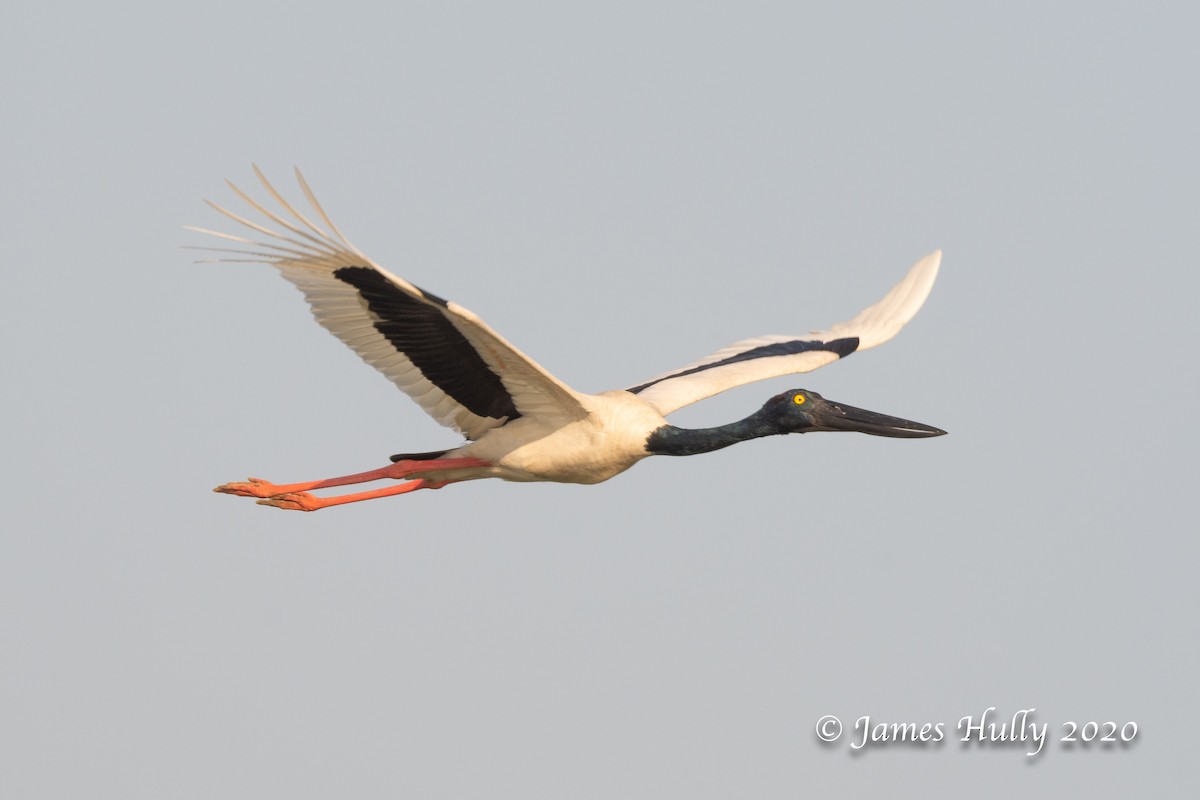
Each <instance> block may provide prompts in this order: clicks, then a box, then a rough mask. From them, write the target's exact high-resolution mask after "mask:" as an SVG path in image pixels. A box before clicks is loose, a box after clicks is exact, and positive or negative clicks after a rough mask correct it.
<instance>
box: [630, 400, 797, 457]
mask: <svg viewBox="0 0 1200 800" xmlns="http://www.w3.org/2000/svg"><path fill="white" fill-rule="evenodd" d="M782 433H787V431H786V430H783V429H782V428H781V427H780V426H779V424H778V423H777V422H775V421H774V420H773V419H771V418H770V417H769V416H768V415H767V414H766V413H765V410H764V409H760V410H758V411H756V412H754V413H753V414H751V415H750V416H748V417H746V418H745V419H742V420H738V421H737V422H731V423H729V424H728V425H720V426H718V427H716V428H676V427H675V426H674V425H663V426H662V427H661V428H657V429H655V430H654V431H653V432H651V434H650V435H649V436H648V437H646V450H647V451H649V452H650V454H651V455H656V456H694V455H698V454H699V453H711V452H712V451H713V450H720V449H721V448H723V447H729V446H730V445H731V444H737V443H738V442H745V441H747V440H749V439H759V438H762V437H763V436H774V435H775V434H782Z"/></svg>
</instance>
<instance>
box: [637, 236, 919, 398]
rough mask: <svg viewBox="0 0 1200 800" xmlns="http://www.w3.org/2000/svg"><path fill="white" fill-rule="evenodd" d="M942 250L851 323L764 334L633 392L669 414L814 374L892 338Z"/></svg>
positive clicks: (916, 301)
mask: <svg viewBox="0 0 1200 800" xmlns="http://www.w3.org/2000/svg"><path fill="white" fill-rule="evenodd" d="M941 260H942V253H941V251H940V250H938V251H935V252H933V253H930V254H929V255H927V256H925V257H924V258H923V259H921V260H920V261H918V262H917V263H916V264H915V265H913V267H912V269H910V270H909V271H908V274H907V275H905V276H904V279H903V280H901V281H900V282H899V283H898V284H896V285H895V286H894V287H893V288H892V290H891V291H890V292H888V293H887V295H886V296H885V297H884V298H883V299H882V300H880V301H879V302H878V303H876V304H875V305H873V306H870V307H869V308H865V309H863V310H862V311H861V312H859V314H858V315H857V316H856V317H854V319H852V320H850V321H849V322H839V323H838V324H836V325H834V326H832V327H831V328H829V329H828V330H824V331H813V332H812V333H810V334H808V335H804V336H760V337H758V338H755V339H744V340H742V341H740V342H735V343H734V344H731V345H729V346H728V347H725V348H723V349H721V350H718V351H717V352H715V353H713V354H712V355H710V356H708V357H707V358H704V359H701V360H700V361H697V362H695V363H694V364H689V365H688V366H686V367H683V368H682V369H677V370H672V371H671V372H668V373H665V374H663V375H659V376H658V377H656V378H652V379H651V380H649V381H647V382H645V383H643V384H641V385H639V386H636V387H634V388H632V389H630V390H629V391H631V392H633V393H635V394H637V396H638V397H640V398H642V399H643V400H645V401H646V402H648V403H649V404H650V405H651V406H653V407H654V408H655V409H656V410H657V411H658V412H659V413H660V414H663V415H664V416H665V415H667V414H670V413H671V412H672V411H675V410H677V409H679V408H682V407H683V406H686V405H689V404H691V403H695V402H696V401H698V400H703V399H704V398H706V397H711V396H712V395H714V394H718V393H720V392H723V391H725V390H726V389H732V388H733V387H735V386H741V385H742V384H746V383H752V382H754V381H760V380H764V379H766V378H775V377H779V376H781V375H791V374H794V373H800V372H810V371H812V370H814V369H817V368H818V367H823V366H825V365H826V364H829V363H831V362H833V361H836V360H838V359H839V358H842V357H844V356H847V355H849V354H850V353H853V352H856V351H858V350H866V349H868V348H871V347H875V346H876V345H879V344H883V343H884V342H886V341H887V340H888V339H891V338H892V337H893V336H895V335H896V334H897V333H899V331H900V329H901V328H903V327H904V325H905V323H907V322H908V321H909V320H910V319H912V318H913V316H914V315H915V314H916V313H917V311H919V310H920V308H921V306H922V304H924V302H925V298H926V297H928V296H929V291H930V289H932V288H933V282H934V279H935V278H937V272H938V266H939V265H940V264H941Z"/></svg>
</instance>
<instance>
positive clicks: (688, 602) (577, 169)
mask: <svg viewBox="0 0 1200 800" xmlns="http://www.w3.org/2000/svg"><path fill="white" fill-rule="evenodd" d="M1122 5H1123V4H1122ZM5 16H6V22H5V24H4V26H3V28H4V30H3V32H2V33H0V44H2V45H3V46H2V47H0V67H2V68H3V69H0V82H2V85H3V98H4V102H3V109H4V110H3V114H4V117H5V125H4V134H3V141H4V148H3V160H4V167H3V171H2V173H0V174H2V179H3V191H2V192H0V204H2V206H0V219H2V220H3V222H0V225H3V228H4V236H3V239H4V242H5V257H4V262H5V263H4V275H5V281H4V288H5V292H4V296H5V298H6V299H7V302H6V303H5V305H6V309H5V313H4V314H3V320H4V326H5V333H4V336H3V338H2V340H0V346H2V347H3V349H4V355H3V358H4V372H5V376H6V378H5V380H4V382H3V391H2V394H0V397H2V401H0V402H2V403H3V420H4V453H5V458H4V463H5V465H6V466H5V475H4V487H5V502H4V506H3V522H2V534H0V536H2V539H0V544H2V548H3V551H2V553H0V795H2V796H3V797H5V798H79V797H89V798H98V797H104V798H109V797H111V798H123V799H127V798H164V797H169V798H213V797H289V798H307V797H312V798H319V797H355V798H376V797H377V798H395V797H414V798H416V797H419V798H452V799H454V800H457V799H459V798H519V799H520V800H534V799H535V798H556V799H559V800H561V798H618V797H619V798H626V799H630V800H632V799H634V798H667V797H680V798H684V797H686V798H689V800H699V799H700V798H728V797H753V798H798V797H809V796H826V797H830V796H836V797H867V796H878V795H879V794H880V793H881V792H885V791H886V792H889V793H892V794H897V795H915V794H917V793H920V794H922V795H923V796H930V797H946V796H950V795H951V794H954V795H955V796H957V795H961V794H964V793H967V792H969V793H970V794H971V795H972V796H976V797H1011V796H1014V795H1017V794H1021V795H1026V796H1051V795H1055V796H1068V795H1073V796H1089V797H1103V796H1111V797H1128V796H1132V795H1135V794H1136V795H1142V796H1196V793H1197V778H1196V775H1195V770H1194V769H1193V768H1192V767H1191V766H1190V765H1191V764H1192V763H1194V759H1195V755H1196V748H1195V745H1194V743H1193V738H1194V736H1195V732H1196V722H1195V720H1194V716H1195V708H1196V705H1197V701H1198V700H1200V697H1198V692H1197V688H1196V677H1195V676H1196V675H1197V671H1198V669H1200V652H1198V650H1200V630H1198V624H1197V608H1198V604H1200V589H1198V588H1197V580H1196V575H1195V570H1196V563H1197V557H1198V556H1200V552H1198V551H1200V547H1198V546H1197V537H1196V535H1195V532H1194V531H1195V526H1196V523H1195V520H1194V517H1195V513H1194V506H1193V505H1192V503H1191V497H1192V496H1193V493H1194V491H1195V485H1196V477H1197V469H1196V461H1195V452H1196V448H1197V445H1198V444H1200V442H1198V441H1197V439H1198V437H1197V433H1196V424H1195V421H1194V417H1195V404H1196V402H1195V401H1196V397H1197V391H1198V390H1200V381H1198V379H1197V369H1196V359H1195V351H1196V345H1197V335H1196V324H1195V321H1194V320H1195V313H1196V312H1195V310H1194V307H1195V304H1196V297H1197V294H1198V290H1200V277H1198V274H1200V273H1198V271H1197V253H1198V252H1200V241H1198V239H1197V233H1196V231H1197V222H1198V221H1200V213H1198V212H1200V190H1198V188H1197V187H1200V168H1198V167H1200V158H1198V157H1197V144H1196V143H1197V142H1198V141H1200V111H1198V110H1197V103H1196V97H1197V89H1198V87H1197V76H1198V75H1200V55H1197V49H1196V42H1195V32H1196V30H1197V26H1198V24H1200V14H1198V13H1197V12H1195V11H1194V10H1193V9H1192V7H1191V6H1190V5H1189V4H1184V3H1176V4H1171V3H1166V4H1149V5H1144V6H1142V7H1141V9H1140V10H1138V11H1136V12H1135V11H1128V10H1122V9H1121V7H1120V6H1119V5H1118V4H1092V3H1086V4H1085V3H1060V4H1053V5H1048V4H1043V3H1038V4H1015V3H1005V4H954V3H936V4H934V3H926V4H904V7H903V8H901V7H900V5H899V4H890V3H888V4H884V3H874V4H872V3H865V4H794V3H777V4H753V3H738V4H732V3H731V4H728V5H727V6H726V7H724V8H720V7H716V6H713V5H711V4H693V3H675V4H661V3H660V4H655V3H651V4H645V3H633V4H624V3H613V2H607V3H603V4H592V5H590V6H577V5H568V4H560V3H541V4H537V3H505V4H479V3H475V4H472V3H453V4H452V3H398V4H394V6H393V7H392V8H390V9H388V10H378V5H377V4H374V5H367V4H357V3H337V4H333V5H329V4H322V5H317V4H303V3H300V4H297V3H271V4H267V3H236V4H234V3H230V4H222V3H204V4H187V5H175V4H170V5H163V4H157V5H155V4H121V3H115V4H104V5H100V6H95V7H89V8H85V7H84V6H82V5H80V4H67V5H62V4H59V5H53V4H50V5H47V4H44V3H38V4H34V3H17V4H14V5H13V6H12V7H10V8H9V10H8V11H7V13H6V15H5ZM251 162H256V163H258V164H260V165H261V166H262V167H263V169H264V170H265V171H266V172H267V174H268V175H270V176H271V177H272V178H273V179H274V180H275V181H276V182H277V184H278V185H279V186H280V187H281V188H283V189H285V191H286V192H287V193H288V195H289V196H291V197H299V193H298V191H296V190H295V187H294V183H293V181H292V178H291V173H290V170H291V167H292V165H293V164H299V165H301V167H302V168H303V169H304V170H305V173H306V175H307V177H308V178H309V180H310V182H311V183H312V185H313V186H314V189H315V190H316V192H317V194H318V196H319V197H320V198H321V199H322V201H323V203H324V205H325V207H326V209H327V210H328V211H329V212H330V214H331V215H332V216H333V218H334V220H335V221H336V222H338V224H339V225H340V227H341V228H342V229H343V231H345V233H346V234H347V235H348V236H349V237H350V238H351V239H352V240H353V241H354V242H355V243H356V244H357V245H358V246H359V247H360V248H361V249H363V250H364V251H365V252H367V253H369V254H371V255H372V256H373V257H374V258H375V259H376V260H377V261H379V262H380V263H381V264H384V265H386V266H388V267H389V268H391V269H393V270H394V271H396V272H398V273H399V274H401V275H404V276H405V277H407V278H410V279H411V280H413V281H414V282H416V283H418V284H419V285H422V286H426V287H428V288H429V289H431V290H432V291H435V292H437V293H438V294H440V295H443V296H445V297H449V298H451V299H454V300H456V301H458V302H460V303H462V304H463V305H465V306H466V307H468V308H470V309H472V310H474V311H476V312H477V313H479V314H480V315H481V316H483V317H484V318H485V319H486V320H487V321H488V322H489V323H490V324H491V325H492V326H493V327H495V328H496V329H498V330H499V331H500V332H501V333H503V334H504V335H505V336H506V337H507V338H508V339H510V340H511V341H512V342H514V343H515V344H516V345H517V346H518V347H520V348H522V349H523V350H525V351H526V352H528V353H530V354H531V355H532V356H534V357H535V358H537V359H538V360H539V361H540V362H541V363H542V364H543V365H544V366H545V367H546V368H547V369H549V370H551V371H553V372H554V373H555V374H556V375H558V376H559V377H560V378H561V379H562V380H564V381H566V382H567V383H569V384H570V385H572V386H574V387H575V388H577V389H580V390H583V391H601V390H605V389H610V388H618V387H622V386H628V385H631V384H634V383H636V382H639V381H641V380H644V379H645V378H648V377H650V376H652V375H655V374H657V373H659V372H662V371H664V370H666V369H670V368H672V367H676V366H680V365H683V364H686V363H688V362H689V361H692V360H694V359H695V358H697V357H700V356H702V355H705V354H707V353H709V352H711V351H712V350H714V349H716V348H717V347H720V346H722V345H725V344H727V343H729V342H732V341H734V340H737V339H739V338H743V337H747V336H754V335H761V334H767V333H800V332H804V331H806V330H808V329H810V328H815V327H822V326H826V325H828V324H830V323H833V322H837V321H840V320H844V319H848V318H849V317H850V316H851V315H853V314H854V313H855V312H857V311H858V310H859V309H860V308H862V307H863V306H865V305H867V304H869V303H871V302H874V301H875V300H876V299H878V298H879V297H880V296H882V294H883V293H884V292H885V291H886V290H887V289H888V288H889V287H890V286H891V285H892V284H893V283H894V282H895V281H896V280H898V279H899V278H900V277H901V275H903V273H904V271H905V270H906V269H907V268H908V266H909V265H910V264H911V263H912V262H914V261H915V260H916V259H918V258H919V257H921V256H922V255H924V254H925V253H927V252H929V251H931V250H933V249H935V248H941V249H943V250H944V252H945V258H944V261H943V267H942V275H941V278H940V279H939V282H938V284H937V286H936V287H935V288H934V291H933V294H932V296H931V297H930V299H929V302H928V303H927V305H926V307H925V309H924V310H923V311H922V312H921V314H920V315H919V316H918V317H917V318H916V319H915V320H914V321H913V323H911V324H910V325H909V327H908V328H907V329H906V330H905V331H904V332H903V333H902V334H901V335H900V336H899V337H898V338H897V339H896V340H895V341H893V342H891V343H889V344H887V345H885V346H884V347H881V348H879V349H877V350H872V351H870V352H866V353H862V354H859V355H855V356H854V357H852V358H850V359H848V360H846V361H844V362H841V363H838V364H835V365H833V366H831V367H828V368H826V369H822V370H820V371H818V372H815V373H811V374H809V375H806V376H800V377H793V378H785V379H781V380H778V381H772V382H769V383H765V384H760V385H755V386H751V387H745V388H742V389H739V390H737V391H734V392H730V393H728V394H726V395H723V396H721V397H719V398H714V399H713V400H711V401H708V402H706V403H703V404H701V405H699V406H696V407H693V408H689V409H685V410H684V411H683V412H681V413H680V414H679V415H677V417H676V418H675V421H677V422H679V423H680V424H685V425H700V424H718V423H723V422H728V421H731V420H734V419H738V418H740V417H743V416H745V415H746V414H748V413H749V412H750V411H752V410H754V409H756V408H757V407H758V406H759V405H760V404H761V403H762V401H763V400H764V399H765V398H766V397H768V396H770V395H771V394H774V393H777V392H779V391H783V390H784V389H788V388H793V387H803V388H808V389H812V390H815V391H818V392H820V393H822V394H824V395H825V396H826V397H828V398H832V399H836V400H839V401H843V402H846V403H850V404H853V405H856V406H861V407H865V408H870V409H874V410H877V411H880V412H883V413H888V414H894V415H898V416H902V417H906V418H910V419H915V420H918V421H921V422H925V423H928V424H932V425H937V426H939V427H942V428H945V429H946V430H948V431H950V435H949V436H946V437H942V438H940V439H935V440H927V441H905V440H894V439H880V438H874V437H867V436H858V435H849V434H845V435H832V434H819V435H813V436H804V437H799V436H791V437H786V438H778V437H777V438H772V439H766V440H761V441H756V442H752V443H748V444H743V445H740V446H738V447H735V448H732V449H729V450H725V451H722V452H719V453H715V454H711V455H707V456H702V457H696V458H687V459H652V460H650V461H647V462H645V463H643V464H641V465H639V466H638V467H636V468H634V469H633V470H632V471H630V472H628V473H626V474H624V475H622V476H619V477H618V478H616V479H614V480H612V481H611V482H609V483H606V484H602V485H600V486H594V487H578V486H558V485H515V484H504V483H501V482H498V481H497V482H477V483H472V484H464V485H459V486H452V487H449V488H447V489H446V490H444V491H441V492H418V493H416V494H414V495H409V496H406V497H402V498H392V499H388V500H381V501H375V502H371V503H364V504H360V505H357V506H349V507H345V508H340V509H331V510H328V511H323V512H321V513H318V514H307V515H306V514H297V513H290V514H289V513H280V512H278V511H275V510H272V509H266V508H260V507H257V506H255V505H254V504H253V503H251V502H249V501H246V500H242V499H238V498H230V497H225V496H220V495H215V494H212V493H211V492H210V491H209V490H210V489H211V487H213V486H215V485H216V484H219V483H223V482H225V481H231V480H240V479H243V478H244V477H246V476H247V475H256V476H261V477H266V478H270V479H273V480H277V481H293V480H306V479H314V478H320V477H327V476H330V475H336V474H343V473H346V472H353V471H358V470H363V469H369V468H373V467H376V466H380V465H382V464H383V463H386V456H387V455H389V454H390V453H394V452H399V451H420V450H431V449H437V448H444V447H448V446H452V445H453V444H455V443H456V441H457V438H456V435H455V434H454V433H452V432H450V431H448V430H445V429H441V428H439V427H438V426H437V425H436V424H435V423H433V422H432V421H430V420H429V419H428V418H427V417H425V416H424V414H423V413H422V412H421V411H420V410H419V409H418V408H417V406H416V405H415V404H413V403H411V402H410V401H408V400H407V399H406V398H405V397H404V396H403V395H401V394H400V393H399V392H398V391H397V390H396V389H395V388H394V387H392V386H391V385H390V384H388V383H387V382H386V380H384V379H383V378H381V377H380V376H379V375H378V374H376V373H375V372H374V371H373V370H371V369H370V368H368V367H366V366H364V365H363V364H362V363H361V362H359V360H358V359H357V358H356V357H355V356H354V355H353V354H352V353H350V352H349V351H348V350H347V349H346V348H345V347H343V346H342V345H341V344H340V343H338V342H337V341H336V340H334V339H333V338H332V337H331V336H329V335H328V334H327V333H325V332H324V331H323V330H321V329H320V328H319V327H318V326H317V325H315V324H314V323H313V322H312V320H311V318H310V317H309V314H308V312H307V311H306V309H305V307H304V304H303V302H302V301H301V298H300V296H299V295H298V294H297V292H296V291H295V290H294V289H292V288H291V287H290V286H289V285H287V284H286V283H285V282H283V281H282V280H280V279H279V277H278V276H277V275H275V274H274V273H273V271H272V270H271V269H269V268H265V267H259V266H254V265H193V264H192V263H191V262H192V257H193V254H192V253H190V252H188V251H184V250H179V249H178V245H180V244H198V243H201V237H198V236H196V235H194V234H190V233H187V232H186V231H183V230H182V228H181V226H182V225H183V224H185V223H191V224H197V225H202V226H215V225H221V224H222V223H220V222H219V219H218V217H217V216H216V215H215V214H214V213H213V212H211V211H210V210H209V209H208V208H207V207H205V206H204V205H203V204H202V203H201V202H200V200H201V198H205V197H207V198H209V199H212V200H214V201H217V202H220V203H223V204H234V203H236V202H237V201H236V198H235V197H234V196H233V195H232V193H231V192H230V191H229V190H228V189H227V188H226V187H225V186H224V184H223V183H222V179H223V178H226V177H228V178H231V179H233V180H234V181H236V182H238V183H240V184H242V185H243V186H245V187H246V188H248V189H253V188H254V187H253V186H252V184H253V182H254V181H253V176H252V173H251V171H250V164H251ZM255 193H256V195H259V194H261V193H260V192H257V191H256V192H255ZM989 706H995V707H996V708H997V711H996V713H995V716H996V717H997V718H998V719H1001V720H1007V719H1008V718H1009V717H1011V715H1012V714H1013V713H1014V712H1016V711H1018V710H1020V709H1026V708H1031V707H1036V709H1037V711H1036V714H1035V719H1036V720H1037V721H1039V722H1044V723H1049V724H1050V736H1051V738H1052V739H1053V741H1050V742H1048V743H1047V744H1046V746H1045V749H1044V751H1043V753H1042V754H1041V756H1040V757H1038V758H1037V759H1028V758H1026V757H1025V756H1024V755H1023V754H1024V748H1022V747H1018V748H1008V747H999V746H991V747H986V748H978V747H972V748H969V749H966V750H964V749H963V748H962V747H961V746H960V743H959V742H958V741H957V739H958V737H959V733H958V732H956V731H955V724H956V723H957V722H958V720H959V719H960V718H961V717H963V716H966V715H975V716H976V717H978V715H979V714H981V713H982V712H983V711H984V710H985V709H987V708H988V707H989ZM826 714H835V715H837V716H839V717H841V718H842V720H843V722H844V723H845V724H846V727H847V729H849V727H850V726H851V725H852V724H853V722H854V720H855V719H857V718H858V717H860V716H862V715H864V714H869V715H870V716H871V718H872V720H873V721H883V722H917V723H922V722H941V723H944V728H945V731H946V737H945V741H944V742H942V743H941V745H940V746H932V747H925V748H914V747H910V746H890V747H886V748H877V749H874V750H872V751H870V752H867V753H866V754H865V755H859V756H853V755H851V754H850V748H849V742H848V739H849V736H850V732H849V730H847V734H846V735H845V736H844V737H843V739H842V740H841V741H839V742H837V743H836V744H834V745H832V746H823V745H821V744H820V743H819V742H818V741H817V739H816V737H815V735H814V725H815V724H816V721H817V720H818V718H820V717H821V716H823V715H826ZM1066 720H1074V721H1076V722H1079V723H1083V722H1086V721H1088V720H1095V721H1097V722H1103V721H1107V720H1112V721H1114V722H1116V723H1117V724H1118V725H1120V724H1123V723H1125V722H1128V721H1134V722H1136V723H1137V725H1138V726H1139V728H1140V732H1139V734H1138V736H1137V738H1136V740H1135V742H1134V744H1133V745H1132V746H1130V747H1125V748H1108V749H1106V748H1102V747H1100V746H1098V745H1093V746H1091V747H1080V746H1076V747H1075V748H1073V749H1072V748H1069V747H1066V746H1064V745H1063V744H1062V743H1060V742H1058V741H1057V739H1058V738H1059V737H1060V736H1061V735H1062V733H1063V728H1062V723H1063V722H1064V721H1066Z"/></svg>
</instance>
